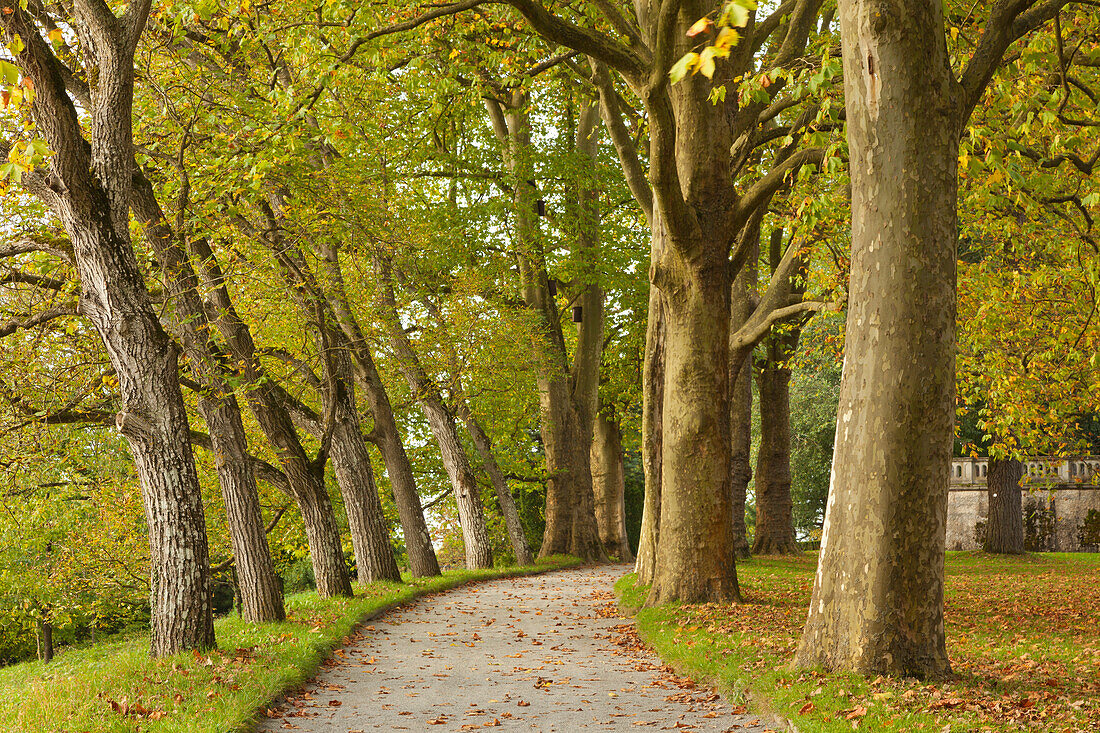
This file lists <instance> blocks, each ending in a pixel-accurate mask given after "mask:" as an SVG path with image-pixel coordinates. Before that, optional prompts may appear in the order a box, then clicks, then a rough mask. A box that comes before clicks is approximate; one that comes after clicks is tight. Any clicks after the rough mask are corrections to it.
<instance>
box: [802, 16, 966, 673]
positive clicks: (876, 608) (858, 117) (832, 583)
mask: <svg viewBox="0 0 1100 733" xmlns="http://www.w3.org/2000/svg"><path fill="white" fill-rule="evenodd" d="M840 15H841V17H840V22H841V33H842V39H843V45H844V97H845V107H846V110H847V124H848V141H849V150H850V154H851V166H850V167H851V178H852V271H851V280H850V286H849V298H848V304H849V310H848V324H847V340H846V343H845V358H844V372H843V377H842V381H841V387H840V404H839V411H838V416H837V432H836V449H835V452H834V455H833V467H832V479H831V486H830V491H829V501H828V505H827V508H826V514H825V522H824V528H823V536H822V550H821V557H820V561H819V564H818V570H817V577H816V581H815V584H814V591H813V596H812V599H811V603H810V612H809V617H808V620H807V623H806V627H805V630H804V632H803V635H802V639H801V643H800V645H799V649H798V653H797V656H796V663H797V664H798V665H800V666H822V667H825V668H828V669H850V670H855V671H858V672H866V673H892V674H911V675H920V676H925V675H936V674H941V673H945V672H947V671H948V670H949V669H950V663H949V661H948V657H947V651H946V647H945V642H944V627H943V564H944V545H945V539H946V515H947V485H948V475H947V472H948V468H949V466H950V458H951V448H952V438H953V435H952V433H953V430H952V422H953V417H954V380H955V251H956V213H955V201H956V157H957V154H958V135H959V132H958V131H959V115H958V113H957V111H956V109H955V104H956V103H955V101H954V92H955V88H956V87H957V84H956V82H955V80H954V79H953V77H952V75H951V71H950V68H949V66H948V62H947V51H946V47H945V40H944V33H943V27H944V24H943V16H942V6H941V4H940V3H939V2H938V1H937V0H921V1H919V2H913V1H909V2H901V1H900V0H842V2H841V5H840Z"/></svg>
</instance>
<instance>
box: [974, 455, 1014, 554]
mask: <svg viewBox="0 0 1100 733" xmlns="http://www.w3.org/2000/svg"><path fill="white" fill-rule="evenodd" d="M1023 477H1024V464H1023V463H1021V462H1020V461H1017V460H997V459H990V461H989V471H988V473H987V476H986V487H987V491H988V492H989V516H988V518H987V519H986V523H985V532H986V534H985V542H984V543H983V544H982V549H984V550H985V551H986V552H994V553H997V554H1001V555H1022V554H1023V553H1024V510H1023V492H1022V491H1021V489H1020V480H1021V479H1022V478H1023Z"/></svg>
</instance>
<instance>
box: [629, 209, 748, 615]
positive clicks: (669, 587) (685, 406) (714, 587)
mask: <svg viewBox="0 0 1100 733" xmlns="http://www.w3.org/2000/svg"><path fill="white" fill-rule="evenodd" d="M656 219H657V221H656V225H655V226H656V229H657V231H658V232H661V231H663V226H662V221H661V215H660V214H658V215H657V217H656ZM695 252H696V254H697V259H695V260H694V261H684V260H683V259H681V255H680V253H679V252H678V251H676V250H675V249H673V248H672V247H667V248H666V247H661V248H658V250H657V252H656V253H655V257H659V258H660V259H661V260H665V261H664V262H663V268H662V269H667V270H673V269H676V270H679V272H681V273H682V279H678V281H677V282H676V284H675V287H672V284H671V283H665V284H664V287H661V291H662V294H663V296H664V317H665V321H664V325H665V333H664V395H663V398H662V413H663V414H662V419H663V427H664V430H663V435H662V446H661V479H662V481H661V484H662V485H661V514H660V535H659V541H658V543H657V556H656V561H655V572H654V575H653V584H652V586H651V587H650V592H649V596H648V597H647V599H646V605H658V604H662V603H667V602H671V601H684V602H690V603H696V602H726V601H729V600H731V599H733V600H739V599H740V591H739V588H738V584H737V571H736V569H735V565H734V563H732V562H730V560H731V558H732V556H733V552H732V547H733V543H732V537H733V533H732V531H731V522H730V517H731V516H732V512H733V508H732V505H731V493H730V481H729V470H730V452H731V451H730V444H731V443H730V419H729V417H730V416H729V402H728V399H729V372H728V369H729V361H730V360H729V353H730V350H729V302H730V279H729V275H728V273H729V267H728V264H727V262H726V259H725V257H724V256H721V257H714V256H713V255H714V253H713V252H711V253H710V254H711V257H707V252H706V250H705V249H704V248H699V249H697V250H695ZM723 255H724V253H723ZM666 258H667V259H666ZM662 279H663V278H662ZM658 286H660V284H658Z"/></svg>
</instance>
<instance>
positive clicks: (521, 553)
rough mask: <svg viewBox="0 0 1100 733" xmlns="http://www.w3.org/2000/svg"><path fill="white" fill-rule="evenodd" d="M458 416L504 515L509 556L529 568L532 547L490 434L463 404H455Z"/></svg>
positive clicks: (532, 554)
mask: <svg viewBox="0 0 1100 733" xmlns="http://www.w3.org/2000/svg"><path fill="white" fill-rule="evenodd" d="M457 411H458V416H459V417H461V418H462V421H463V422H464V423H466V430H467V432H469V433H470V438H471V439H472V440H473V441H474V447H475V448H477V452H478V455H480V456H481V462H482V464H483V465H484V467H485V473H487V474H489V480H490V482H492V485H493V492H494V493H495V494H496V497H497V504H499V505H500V513H501V514H502V515H503V516H504V526H505V527H507V529H508V541H509V542H510V543H511V544H512V553H513V554H514V555H515V556H516V563H517V564H518V565H530V564H531V563H533V562H534V561H535V556H534V553H532V552H531V545H530V544H529V543H528V542H527V535H526V534H524V532H523V523H522V522H521V521H520V518H519V511H518V510H517V509H516V502H515V500H514V499H513V498H512V492H511V491H510V490H509V488H508V479H507V478H506V477H505V476H504V471H502V470H501V468H500V464H499V463H497V458H496V454H495V453H494V451H493V441H492V439H491V438H490V437H489V434H488V433H486V432H485V430H484V429H483V428H482V427H481V423H480V422H478V419H477V418H476V417H475V416H474V414H473V413H472V412H470V408H469V407H467V406H466V403H465V402H459V404H458V408H457Z"/></svg>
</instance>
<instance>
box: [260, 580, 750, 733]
mask: <svg viewBox="0 0 1100 733" xmlns="http://www.w3.org/2000/svg"><path fill="white" fill-rule="evenodd" d="M628 570H629V567H628V566H625V565H620V566H603V567H596V568H579V569H575V570H566V571H560V572H555V573H549V574H545V575H539V576H531V577H524V578H509V579H504V580H496V581H490V582H486V583H480V584H477V585H470V586H466V587H463V588H460V589H457V590H453V591H450V592H447V593H443V594H440V595H436V596H432V597H428V598H424V599H422V600H420V601H418V602H416V603H413V604H411V605H409V606H406V607H404V608H401V609H398V610H396V611H394V612H392V613H389V614H387V615H385V616H383V617H382V618H380V619H378V620H376V621H374V622H372V623H371V624H369V625H367V626H365V627H363V628H362V629H361V630H360V632H359V633H358V635H357V636H356V637H355V638H354V639H353V641H352V642H351V643H350V644H349V645H348V646H346V647H344V648H343V649H342V650H339V651H338V652H337V653H336V655H335V656H334V657H333V662H334V663H333V664H329V665H326V669H325V670H324V671H323V672H322V673H321V674H320V675H318V677H317V678H316V680H315V681H314V682H313V683H311V684H310V685H308V686H307V688H306V689H305V690H304V691H303V692H302V693H301V694H299V695H297V696H292V697H291V698H290V699H289V700H288V703H287V704H286V705H284V706H283V707H282V708H281V709H280V711H279V712H280V714H281V715H280V717H274V718H270V719H268V720H267V721H266V722H265V724H264V726H263V727H262V728H261V730H263V731H283V730H301V731H314V732H316V733H330V732H332V733H335V732H336V731H338V732H339V733H351V731H368V730H412V731H423V730H439V731H452V730H453V731H461V730H474V729H478V728H482V727H484V728H497V727H501V728H505V729H514V730H538V731H569V730H575V729H584V730H597V731H614V730H624V731H625V730H634V731H637V730H695V731H729V730H736V731H749V732H751V731H763V730H764V729H765V728H764V725H763V721H761V720H760V718H759V716H754V715H745V714H740V713H738V712H735V711H734V710H733V709H732V708H731V707H730V706H729V705H728V704H727V703H726V702H725V701H724V700H722V699H721V698H720V697H719V696H718V695H716V694H715V693H713V692H711V691H710V690H708V689H705V688H702V687H694V686H693V685H691V683H690V682H689V681H687V680H685V679H683V678H679V677H677V676H675V675H673V674H670V673H669V672H668V671H667V670H666V668H665V667H664V666H663V665H662V664H661V663H660V661H659V660H658V659H656V657H654V656H652V655H650V654H649V653H648V652H646V651H644V650H642V649H640V648H639V647H638V645H637V643H636V637H635V636H634V634H633V626H632V625H631V624H630V623H629V621H628V620H627V619H624V618H622V617H620V616H619V615H618V613H617V612H616V611H615V607H614V604H613V600H612V597H611V594H610V592H609V591H610V588H611V586H612V584H613V583H614V582H615V581H616V580H617V579H618V578H619V577H620V576H621V575H622V574H623V573H625V572H627V571H628Z"/></svg>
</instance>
